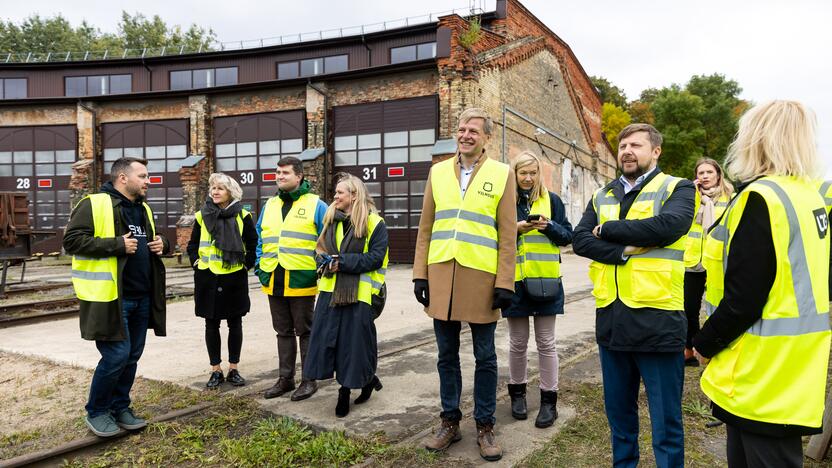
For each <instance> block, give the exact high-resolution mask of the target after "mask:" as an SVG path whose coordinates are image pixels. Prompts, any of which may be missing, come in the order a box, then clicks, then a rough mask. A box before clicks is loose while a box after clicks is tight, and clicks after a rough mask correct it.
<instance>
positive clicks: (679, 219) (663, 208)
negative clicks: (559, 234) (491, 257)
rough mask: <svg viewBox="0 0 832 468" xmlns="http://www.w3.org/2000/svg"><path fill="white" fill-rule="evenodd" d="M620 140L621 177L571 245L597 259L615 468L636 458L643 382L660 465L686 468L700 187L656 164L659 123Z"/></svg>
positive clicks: (600, 196) (599, 337) (594, 272)
mask: <svg viewBox="0 0 832 468" xmlns="http://www.w3.org/2000/svg"><path fill="white" fill-rule="evenodd" d="M618 141H619V145H618V165H619V168H620V170H621V174H622V175H621V177H620V178H619V179H616V180H614V181H612V182H610V183H609V184H607V185H606V186H605V187H603V188H601V189H600V190H598V191H597V192H595V194H594V196H593V197H592V200H591V201H590V202H589V203H588V204H587V207H586V211H584V215H583V217H582V218H581V222H580V223H579V224H578V227H577V228H576V229H575V235H574V238H573V243H572V245H573V248H574V251H575V253H576V254H578V255H581V256H583V257H587V258H590V259H591V260H593V262H592V263H591V264H590V267H589V268H590V270H589V276H590V279H592V282H593V290H592V294H593V295H594V296H595V305H596V307H597V314H596V320H595V326H596V330H595V336H596V341H597V342H598V348H599V354H600V358H601V371H602V375H603V379H604V407H605V409H606V413H607V420H608V421H609V425H610V430H611V432H612V452H613V466H615V467H635V466H637V465H638V460H639V453H638V389H639V384H640V380H643V381H644V386H645V389H646V391H647V399H648V404H649V408H650V420H651V424H652V429H653V452H654V454H655V457H656V465H657V466H659V467H680V466H683V465H684V431H683V427H682V401H681V400H682V383H683V380H684V357H683V354H682V351H683V350H684V347H685V337H686V330H687V322H686V318H685V312H684V275H685V266H684V261H683V259H684V250H685V239H686V234H687V232H688V230H689V229H690V227H691V223H692V222H693V214H694V213H693V211H694V210H693V208H694V202H695V199H694V198H695V195H694V187H693V184H692V183H691V182H690V181H687V180H684V179H680V178H677V177H672V176H670V175H667V174H664V173H663V172H662V171H661V170H660V169H659V168H658V166H657V163H658V160H659V157H660V156H661V153H662V149H661V144H662V135H661V134H660V133H659V132H658V131H657V130H656V129H655V128H653V126H651V125H648V124H632V125H628V126H627V127H625V128H624V129H623V130H622V131H621V133H620V134H619V135H618Z"/></svg>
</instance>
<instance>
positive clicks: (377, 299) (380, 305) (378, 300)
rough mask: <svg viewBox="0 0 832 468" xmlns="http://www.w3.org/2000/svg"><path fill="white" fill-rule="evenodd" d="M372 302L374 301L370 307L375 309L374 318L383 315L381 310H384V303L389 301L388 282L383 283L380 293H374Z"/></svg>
mask: <svg viewBox="0 0 832 468" xmlns="http://www.w3.org/2000/svg"><path fill="white" fill-rule="evenodd" d="M370 302H372V304H370V308H371V309H372V310H373V320H375V319H377V318H378V317H379V316H380V315H381V311H382V310H384V304H385V303H386V302H387V283H382V284H381V289H379V291H378V294H373V295H372V297H371V298H370Z"/></svg>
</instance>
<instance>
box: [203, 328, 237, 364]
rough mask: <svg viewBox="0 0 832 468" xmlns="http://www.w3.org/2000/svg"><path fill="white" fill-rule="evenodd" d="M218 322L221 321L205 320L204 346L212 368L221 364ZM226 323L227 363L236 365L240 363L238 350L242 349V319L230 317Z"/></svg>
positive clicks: (220, 341)
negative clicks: (206, 348)
mask: <svg viewBox="0 0 832 468" xmlns="http://www.w3.org/2000/svg"><path fill="white" fill-rule="evenodd" d="M220 322H222V319H219V320H213V319H209V318H206V319H205V345H206V346H207V347H208V357H209V358H210V359H211V365H212V366H218V365H220V363H221V362H222V358H221V357H220V351H222V340H221V339H220ZM226 322H227V323H228V362H230V363H231V364H237V363H239V362H240V349H241V348H242V347H243V317H242V316H238V317H232V318H229V319H228V320H226Z"/></svg>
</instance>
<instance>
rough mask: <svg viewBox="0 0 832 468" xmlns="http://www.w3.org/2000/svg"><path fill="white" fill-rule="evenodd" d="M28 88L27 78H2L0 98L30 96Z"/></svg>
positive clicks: (0, 80) (0, 81)
mask: <svg viewBox="0 0 832 468" xmlns="http://www.w3.org/2000/svg"><path fill="white" fill-rule="evenodd" d="M26 88H27V86H26V78H5V79H3V78H0V99H23V98H25V97H28V95H27V92H26Z"/></svg>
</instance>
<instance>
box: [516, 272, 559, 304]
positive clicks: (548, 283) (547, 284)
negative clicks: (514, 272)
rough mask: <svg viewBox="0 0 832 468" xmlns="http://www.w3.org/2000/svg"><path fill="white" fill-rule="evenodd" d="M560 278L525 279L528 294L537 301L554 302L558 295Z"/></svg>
mask: <svg viewBox="0 0 832 468" xmlns="http://www.w3.org/2000/svg"><path fill="white" fill-rule="evenodd" d="M559 284H560V278H524V279H523V286H525V287H526V294H528V295H529V297H531V298H532V299H533V300H535V301H553V300H555V294H557V293H558V290H559V288H558V285H559Z"/></svg>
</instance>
